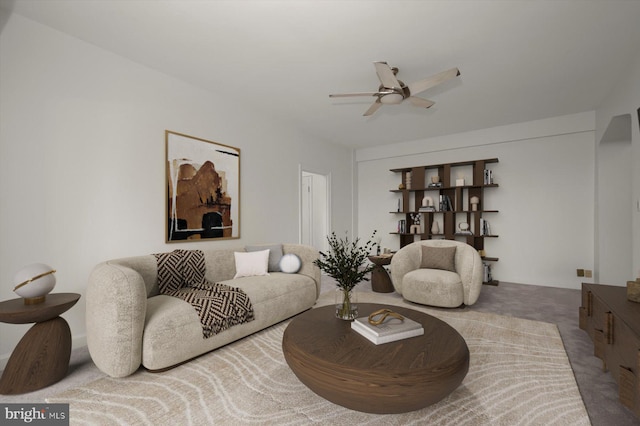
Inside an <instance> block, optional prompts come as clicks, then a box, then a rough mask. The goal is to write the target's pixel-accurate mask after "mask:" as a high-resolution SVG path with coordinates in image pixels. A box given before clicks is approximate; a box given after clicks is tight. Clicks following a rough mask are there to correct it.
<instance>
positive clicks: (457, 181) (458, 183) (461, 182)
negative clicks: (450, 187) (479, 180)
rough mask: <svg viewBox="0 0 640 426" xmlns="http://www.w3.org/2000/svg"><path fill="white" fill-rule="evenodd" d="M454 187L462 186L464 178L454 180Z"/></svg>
mask: <svg viewBox="0 0 640 426" xmlns="http://www.w3.org/2000/svg"><path fill="white" fill-rule="evenodd" d="M456 186H464V178H462V179H456Z"/></svg>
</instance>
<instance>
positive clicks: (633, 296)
mask: <svg viewBox="0 0 640 426" xmlns="http://www.w3.org/2000/svg"><path fill="white" fill-rule="evenodd" d="M627 299H628V300H630V301H631V302H640V278H636V280H635V281H627Z"/></svg>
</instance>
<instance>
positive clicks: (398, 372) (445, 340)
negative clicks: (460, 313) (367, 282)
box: [282, 303, 469, 414]
mask: <svg viewBox="0 0 640 426" xmlns="http://www.w3.org/2000/svg"><path fill="white" fill-rule="evenodd" d="M382 308H388V309H391V310H393V311H395V312H398V313H400V314H401V315H404V316H406V317H407V318H411V319H412V320H414V321H418V322H420V323H421V324H422V326H423V327H424V335H422V336H416V337H411V338H408V339H403V340H398V341H395V342H391V343H385V344H381V345H375V344H373V343H371V342H370V341H369V340H367V339H366V338H364V337H363V336H361V335H360V334H358V333H357V332H356V331H353V330H352V329H351V322H350V321H344V320H340V319H337V318H336V317H335V307H334V306H333V305H330V306H324V307H321V308H316V309H311V310H309V311H306V312H304V313H302V314H300V315H298V316H297V317H295V318H294V319H292V320H291V322H290V323H289V325H288V326H287V328H286V330H285V331H284V335H283V337H282V351H283V353H284V357H285V359H286V360H287V364H289V367H290V368H291V370H292V371H293V372H294V373H295V375H296V376H297V377H298V379H300V381H301V382H302V383H304V384H305V385H306V386H307V387H308V388H309V389H311V390H312V391H314V392H315V393H316V394H318V395H320V396H321V397H323V398H325V399H327V400H329V401H331V402H333V403H335V404H339V405H342V406H343V407H347V408H350V409H352V410H357V411H363V412H366V413H377V414H389V413H405V412H408V411H414V410H419V409H421V408H424V407H426V406H428V405H431V404H434V403H436V402H438V401H440V400H441V399H442V398H444V397H445V396H447V395H449V394H450V393H451V392H453V391H454V390H455V389H456V388H457V387H458V386H460V383H462V380H463V379H464V378H465V376H466V375H467V371H469V348H468V347H467V344H466V342H465V341H464V339H463V338H462V336H460V334H459V333H458V332H457V331H456V330H455V329H453V328H452V327H451V326H450V325H448V324H447V323H445V322H444V321H441V320H439V319H437V318H434V317H432V316H430V315H427V314H425V313H423V312H419V311H414V310H413V309H408V308H403V307H400V306H387V305H378V304H373V303H359V304H358V310H359V312H360V316H368V315H369V314H370V313H372V312H374V311H377V310H378V309H382Z"/></svg>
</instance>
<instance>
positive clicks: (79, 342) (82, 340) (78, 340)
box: [0, 334, 87, 370]
mask: <svg viewBox="0 0 640 426" xmlns="http://www.w3.org/2000/svg"><path fill="white" fill-rule="evenodd" d="M84 346H87V335H86V334H81V335H80V336H75V337H72V338H71V350H72V351H73V350H74V349H78V348H82V347H84ZM10 356H11V353H6V354H2V355H0V370H4V369H5V367H6V366H7V362H9V357H10Z"/></svg>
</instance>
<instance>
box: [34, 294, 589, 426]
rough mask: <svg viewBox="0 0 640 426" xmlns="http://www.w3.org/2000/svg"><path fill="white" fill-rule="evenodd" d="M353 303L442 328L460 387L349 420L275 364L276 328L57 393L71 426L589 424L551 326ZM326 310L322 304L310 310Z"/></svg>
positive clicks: (325, 299)
mask: <svg viewBox="0 0 640 426" xmlns="http://www.w3.org/2000/svg"><path fill="white" fill-rule="evenodd" d="M358 301H359V302H362V303H366V302H367V303H385V304H390V305H402V306H407V307H409V308H413V309H416V310H420V311H423V312H426V313H428V314H430V315H433V316H435V317H438V318H440V319H442V320H443V321H445V322H447V323H448V324H450V325H451V326H452V327H454V328H455V329H456V330H458V332H459V333H460V334H461V335H462V336H463V337H464V338H465V340H466V342H467V345H468V347H469V351H470V354H471V361H470V366H469V373H468V374H467V376H466V378H465V379H464V381H463V383H462V385H461V386H460V387H459V388H458V389H457V390H455V391H454V392H453V393H452V394H451V395H449V396H448V397H446V398H445V399H443V400H441V401H440V402H438V403H436V404H434V405H432V406H429V407H427V408H424V409H422V410H418V411H414V412H410V413H405V414H387V415H376V414H367V413H361V412H357V411H352V410H349V409H347V408H344V407H341V406H339V405H335V404H333V403H331V402H328V401H326V400H324V399H323V398H321V397H319V396H317V395H316V394H315V393H313V392H312V391H311V390H309V389H308V388H307V387H306V386H305V385H303V384H302V383H301V382H300V381H299V380H298V379H297V378H296V376H295V375H294V374H293V373H292V372H291V370H290V369H289V367H288V366H287V363H286V361H285V360H284V357H283V355H282V348H281V342H282V333H283V332H284V329H285V328H286V325H287V323H288V321H285V322H284V323H280V324H277V325H275V326H273V327H271V328H269V329H267V330H264V331H262V332H259V333H257V334H255V335H253V336H251V337H249V338H245V339H243V340H240V341H238V342H235V343H233V344H230V345H228V346H226V347H224V348H221V349H219V350H217V351H214V352H211V353H209V354H207V355H204V356H201V357H199V358H197V359H196V360H193V361H191V362H189V363H187V364H184V365H181V366H179V367H177V368H174V369H172V370H169V371H167V372H165V373H148V372H146V371H143V370H140V371H138V372H137V373H135V374H133V375H132V376H129V377H126V378H123V379H112V378H108V377H105V378H101V379H98V380H96V381H94V382H92V383H89V384H88V385H85V386H82V387H78V388H74V389H71V390H68V391H65V392H63V393H61V394H59V395H56V396H55V397H52V398H47V402H49V403H70V417H71V424H83V425H84V424H95V425H115V424H118V425H138V424H146V425H190V424H191V425H205V424H209V425H211V424H221V425H222V424H224V425H226V424H288V425H303V424H310V423H319V424H367V425H406V424H429V425H456V426H458V425H510V426H511V425H568V424H570V425H589V424H590V421H589V417H588V415H587V412H586V409H585V407H584V404H583V402H582V399H581V397H580V393H579V391H578V387H577V385H576V381H575V378H574V376H573V371H572V370H571V366H570V364H569V360H568V358H567V355H566V352H565V350H564V347H563V344H562V340H561V338H560V334H559V332H558V330H557V327H556V326H555V325H553V324H548V323H543V322H537V321H530V320H522V319H516V318H511V317H505V316H499V315H493V314H486V313H480V312H473V311H471V310H469V309H467V310H437V309H431V308H427V307H423V306H420V305H414V304H410V303H406V302H403V301H402V300H400V299H398V298H393V297H390V296H388V295H384V294H377V293H360V294H359V295H358ZM330 303H333V294H331V293H327V294H323V295H321V297H320V299H319V301H318V306H323V305H327V304H330Z"/></svg>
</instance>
